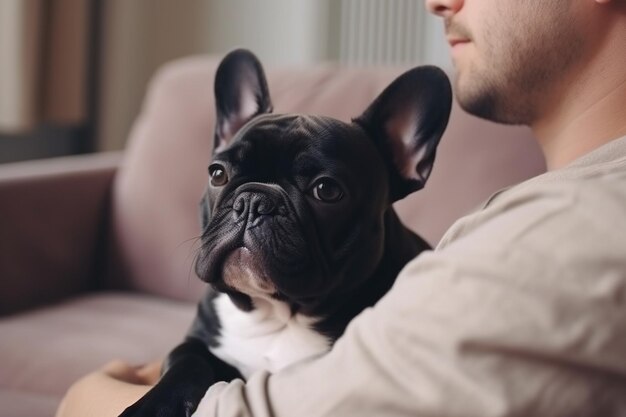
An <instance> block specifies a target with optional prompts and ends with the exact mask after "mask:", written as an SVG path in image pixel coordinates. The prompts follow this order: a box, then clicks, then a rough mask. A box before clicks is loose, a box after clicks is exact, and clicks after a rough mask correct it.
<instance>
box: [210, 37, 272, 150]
mask: <svg viewBox="0 0 626 417" xmlns="http://www.w3.org/2000/svg"><path fill="white" fill-rule="evenodd" d="M214 91H215V107H216V110H217V115H216V116H217V119H216V126H215V143H214V147H213V149H214V151H215V149H217V148H219V147H220V146H223V145H228V143H229V142H230V140H231V139H232V138H233V137H234V136H235V134H236V133H237V131H238V130H239V129H240V128H241V127H242V126H243V125H245V124H246V123H247V122H248V121H250V120H251V119H253V118H254V117H255V116H258V115H259V114H262V113H271V112H272V102H271V100H270V94H269V90H268V88H267V81H266V79H265V73H264V72H263V67H262V66H261V63H260V62H259V60H258V59H257V57H256V56H255V55H254V54H253V53H252V52H250V51H248V50H245V49H236V50H234V51H232V52H230V53H229V54H228V55H226V56H225V57H224V59H223V60H222V62H221V63H220V65H219V67H218V68H217V73H216V74H215V85H214Z"/></svg>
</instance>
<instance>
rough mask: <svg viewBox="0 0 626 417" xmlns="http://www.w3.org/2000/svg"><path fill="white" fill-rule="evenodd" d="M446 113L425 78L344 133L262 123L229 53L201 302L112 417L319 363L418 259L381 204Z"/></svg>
mask: <svg viewBox="0 0 626 417" xmlns="http://www.w3.org/2000/svg"><path fill="white" fill-rule="evenodd" d="M451 101H452V92H451V88H450V83H449V81H448V78H447V77H446V75H445V74H444V73H443V72H442V71H441V70H439V69H437V68H436V67H431V66H424V67H417V68H414V69H412V70H410V71H407V72H406V73H404V74H402V75H400V76H399V77H398V78H397V79H396V80H395V81H393V82H392V83H391V84H390V85H389V86H388V87H387V88H386V89H385V90H384V91H383V92H382V93H381V94H380V95H379V96H378V97H377V98H376V99H375V100H374V101H373V102H372V103H371V105H370V106H369V107H368V108H367V109H366V110H365V111H364V112H363V114H361V115H360V116H359V117H357V118H355V119H353V120H352V122H351V123H344V122H342V121H339V120H336V119H333V118H330V117H324V116H310V115H302V114H273V113H272V103H271V100H270V95H269V92H268V86H267V82H266V79H265V75H264V72H263V68H262V66H261V64H260V63H259V61H258V59H257V58H256V57H255V56H254V55H253V54H252V53H250V52H249V51H246V50H236V51H233V52H231V53H230V54H228V55H227V56H226V57H225V58H224V59H223V61H222V62H221V64H220V65H219V68H218V70H217V73H216V76H215V103H216V110H217V118H216V127H215V136H214V144H213V145H214V146H213V149H214V150H213V160H212V162H211V163H210V165H209V167H208V174H209V184H208V187H207V189H206V192H205V194H204V196H203V197H202V200H201V203H200V212H201V223H202V235H201V248H200V251H199V254H198V256H197V259H196V263H195V269H196V273H197V275H198V277H199V278H200V279H202V280H203V281H205V282H207V283H208V284H209V291H208V292H207V294H206V295H205V296H204V297H203V298H202V300H201V301H200V303H199V306H198V311H197V315H196V317H195V319H194V321H193V323H192V325H191V329H190V330H189V333H188V335H187V337H186V339H185V340H184V341H183V342H182V343H181V344H180V345H179V346H177V347H176V348H175V349H174V350H173V351H172V352H171V353H170V354H169V355H168V357H167V359H166V360H165V362H164V364H163V372H162V376H161V379H160V381H159V383H158V384H157V385H156V386H155V387H154V388H153V389H152V390H151V391H150V392H148V394H146V395H145V396H144V397H143V398H142V399H140V400H139V401H138V402H136V403H135V404H134V405H132V406H130V407H129V408H127V409H126V411H125V412H124V413H123V414H122V417H130V416H154V415H159V416H170V415H171V416H189V415H191V413H192V412H193V411H194V410H195V408H196V407H197V405H198V403H199V402H200V400H201V399H202V397H203V396H204V394H205V392H206V391H207V389H208V388H209V386H210V385H211V384H212V383H214V382H216V381H231V380H233V379H235V378H247V377H248V376H249V375H250V374H251V373H253V372H254V371H256V370H260V369H265V370H268V371H271V372H275V371H278V370H280V369H282V368H284V367H286V366H288V365H290V364H293V363H295V362H298V361H301V360H303V359H305V358H310V357H313V356H316V355H321V354H323V353H325V352H327V351H328V350H329V349H330V348H331V346H332V345H333V343H334V342H335V341H336V340H337V339H338V338H339V337H340V336H341V335H342V334H343V332H344V331H345V329H346V326H347V325H348V323H349V322H350V320H352V319H353V318H354V317H355V316H357V315H358V314H359V313H360V312H361V311H363V310H364V309H365V308H367V307H370V306H373V305H374V304H375V303H376V302H377V301H378V300H379V299H380V298H381V297H382V296H383V295H384V294H385V293H386V292H387V291H388V290H389V289H390V288H391V286H392V284H393V283H394V280H395V279H396V276H397V275H398V273H399V272H400V270H401V269H402V268H403V267H404V266H405V265H406V263H407V262H409V261H410V260H411V259H413V258H415V257H416V256H417V255H418V254H419V253H420V252H422V251H424V250H427V249H429V245H428V243H427V242H426V241H425V240H424V239H422V238H420V237H419V236H418V235H416V234H415V233H413V232H412V231H410V230H409V229H407V228H406V227H405V226H403V224H402V223H401V221H400V220H399V218H398V216H397V214H396V212H395V211H394V208H393V206H392V204H393V203H394V202H396V201H398V200H400V199H402V198H404V197H406V196H407V195H409V194H411V193H413V192H415V191H417V190H419V189H421V188H422V187H423V186H424V184H425V182H426V180H427V179H428V177H429V175H430V173H431V170H432V167H433V162H434V159H435V153H436V149H437V145H438V143H439V140H440V138H441V136H442V134H443V132H444V130H445V128H446V125H447V123H448V118H449V115H450V108H451Z"/></svg>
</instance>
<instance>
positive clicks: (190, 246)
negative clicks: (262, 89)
mask: <svg viewBox="0 0 626 417" xmlns="http://www.w3.org/2000/svg"><path fill="white" fill-rule="evenodd" d="M218 62H219V60H218V59H216V58H210V57H193V58H186V59H184V60H180V61H177V62H174V63H172V64H169V65H167V66H166V67H165V68H163V69H162V70H160V71H159V73H158V74H157V75H156V76H155V77H154V79H153V81H152V82H151V84H150V86H149V89H148V93H147V96H146V99H145V102H144V105H143V109H142V111H141V114H140V115H139V117H138V118H137V121H136V123H135V125H134V128H133V129H132V132H131V135H130V138H129V142H128V148H127V151H126V156H125V160H124V163H123V167H122V168H121V170H120V171H119V173H118V175H117V177H116V180H115V184H114V193H113V217H112V226H113V233H114V240H113V242H114V246H115V250H116V253H117V254H118V257H119V261H120V264H121V265H122V266H123V268H122V270H123V271H125V273H122V272H119V270H118V275H117V277H118V280H117V282H116V283H115V284H116V285H118V286H120V285H121V286H125V287H131V288H134V289H138V290H140V291H144V292H147V293H151V294H158V295H164V296H168V297H172V298H176V299H183V300H196V299H198V298H199V297H200V295H201V294H202V292H203V288H204V286H205V285H204V284H203V283H201V282H200V280H199V279H198V278H197V277H196V276H195V274H194V271H193V261H194V256H195V251H196V250H197V248H198V247H199V241H198V239H197V238H198V236H199V234H200V226H199V216H198V213H197V206H198V202H199V200H200V196H201V195H202V193H203V190H204V188H205V186H206V183H207V167H208V164H209V161H210V156H211V143H212V138H213V128H214V113H215V110H214V105H213V91H212V90H213V76H214V72H215V69H216V66H217V64H218ZM403 71H404V69H403V68H340V67H335V66H330V65H323V66H315V67H308V68H285V69H270V70H269V71H267V77H268V83H269V87H270V94H271V96H272V101H273V103H274V109H275V110H274V111H275V112H276V113H286V112H298V113H310V114H321V115H326V116H332V117H335V118H338V119H340V120H344V121H349V120H350V119H351V118H352V117H355V116H358V115H359V114H360V113H361V112H362V111H363V110H364V109H365V108H366V107H367V105H368V104H369V103H370V102H371V101H372V100H373V98H374V97H376V96H377V95H378V94H379V93H380V92H381V91H382V90H383V89H384V88H385V87H386V86H387V85H388V84H389V83H390V82H391V81H392V80H393V79H394V78H395V77H396V76H397V75H399V74H400V73H401V72H403ZM544 169H545V168H544V163H543V159H542V157H541V154H540V152H539V149H538V148H537V145H536V144H535V141H534V140H533V139H532V137H531V135H530V132H529V130H527V129H526V128H521V127H507V126H500V125H496V124H493V123H490V122H486V121H483V120H479V119H477V118H475V117H472V116H469V115H467V114H466V113H465V112H463V111H462V110H460V109H459V108H458V106H457V105H456V104H455V106H454V108H453V112H452V116H451V118H450V123H449V125H448V129H447V131H446V133H445V135H444V137H443V139H442V141H441V144H440V147H439V151H438V154H437V160H436V162H435V166H434V170H433V173H432V175H431V177H430V180H429V182H428V184H427V185H426V187H425V188H424V189H423V190H422V191H420V192H418V193H416V194H413V195H411V196H409V197H407V198H406V199H404V200H403V201H400V202H399V203H397V204H396V207H397V210H398V212H399V214H400V216H401V218H402V219H403V220H404V222H405V224H406V225H407V226H409V227H411V228H412V229H413V230H415V231H416V232H418V233H420V234H421V235H422V236H424V237H425V238H426V239H427V240H428V241H429V242H431V243H432V244H436V243H437V241H438V240H439V238H440V237H441V235H442V234H443V232H444V231H445V230H446V229H447V228H448V227H449V226H450V225H451V224H452V223H453V222H454V220H456V219H457V218H459V217H461V216H462V215H463V214H465V213H467V212H469V211H470V210H472V209H473V208H476V207H477V206H478V205H479V204H480V203H481V202H482V201H483V200H485V199H486V198H487V197H488V196H489V195H490V194H491V193H493V192H494V191H496V190H498V189H499V188H502V187H505V186H508V185H510V184H514V183H517V182H519V181H522V180H524V179H526V178H529V177H531V176H534V175H536V174H538V173H540V172H542V171H543V170H544ZM122 277H124V278H122Z"/></svg>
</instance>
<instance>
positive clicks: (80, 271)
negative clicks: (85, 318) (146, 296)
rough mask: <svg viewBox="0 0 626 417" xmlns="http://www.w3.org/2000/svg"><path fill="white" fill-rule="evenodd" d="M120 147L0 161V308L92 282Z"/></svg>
mask: <svg viewBox="0 0 626 417" xmlns="http://www.w3.org/2000/svg"><path fill="white" fill-rule="evenodd" d="M120 161H121V154H120V153H105V154H93V155H81V156H72V157H64V158H54V159H48V160H40V161H29V162H19V163H11V164H6V165H0V315H5V314H9V313H13V312H15V311H18V310H23V309H26V308H31V307H35V306H37V305H41V304H44V303H49V302H53V301H56V300H59V299H61V298H64V297H66V296H69V295H72V294H75V293H78V292H82V291H84V290H87V289H89V288H93V287H94V286H95V285H96V283H95V282H94V281H95V280H94V279H93V277H95V276H97V274H96V272H97V271H96V268H97V262H96V259H97V253H98V251H99V249H100V248H101V247H102V245H103V243H102V236H103V235H104V232H105V227H106V218H107V211H108V206H109V196H110V188H111V183H112V179H113V177H114V174H115V172H116V170H117V167H118V166H119V164H120Z"/></svg>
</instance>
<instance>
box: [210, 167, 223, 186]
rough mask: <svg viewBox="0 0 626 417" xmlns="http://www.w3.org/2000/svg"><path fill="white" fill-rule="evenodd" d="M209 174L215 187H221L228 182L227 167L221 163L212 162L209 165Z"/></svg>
mask: <svg viewBox="0 0 626 417" xmlns="http://www.w3.org/2000/svg"><path fill="white" fill-rule="evenodd" d="M209 176H210V177H211V185H213V186H215V187H221V186H222V185H226V183H227V182H228V174H226V168H224V166H222V165H220V164H211V166H209Z"/></svg>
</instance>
